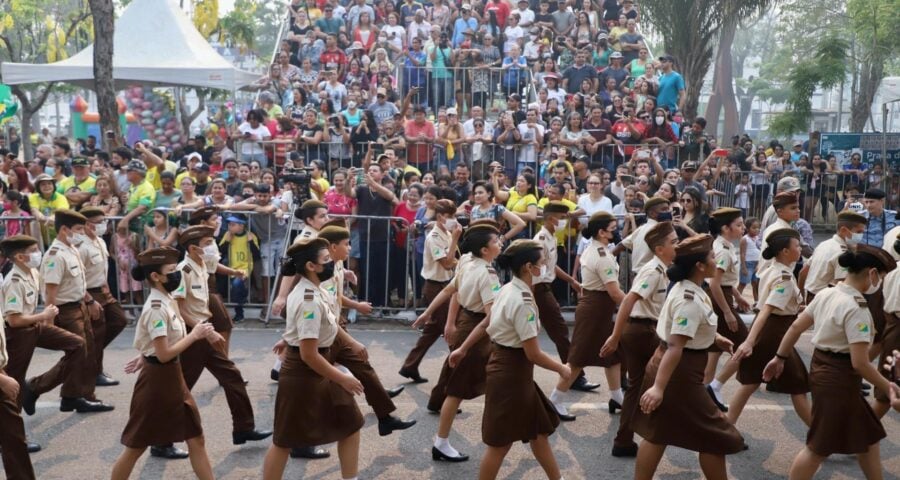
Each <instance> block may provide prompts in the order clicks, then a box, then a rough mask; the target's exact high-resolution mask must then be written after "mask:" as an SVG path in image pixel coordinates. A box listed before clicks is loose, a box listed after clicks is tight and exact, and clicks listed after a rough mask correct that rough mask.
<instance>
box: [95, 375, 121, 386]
mask: <svg viewBox="0 0 900 480" xmlns="http://www.w3.org/2000/svg"><path fill="white" fill-rule="evenodd" d="M118 384H119V381H118V380H116V379H114V378H112V377H110V376H109V375H107V374H105V373H100V374H99V375H97V380H96V381H95V382H94V385H96V386H98V387H114V386H116V385H118Z"/></svg>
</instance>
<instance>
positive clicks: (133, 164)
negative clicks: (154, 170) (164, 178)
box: [125, 160, 147, 173]
mask: <svg viewBox="0 0 900 480" xmlns="http://www.w3.org/2000/svg"><path fill="white" fill-rule="evenodd" d="M125 171H126V172H141V173H147V166H146V165H144V162H142V161H140V160H131V161H130V162H128V166H126V167H125Z"/></svg>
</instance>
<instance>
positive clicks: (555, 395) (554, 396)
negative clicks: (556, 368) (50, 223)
mask: <svg viewBox="0 0 900 480" xmlns="http://www.w3.org/2000/svg"><path fill="white" fill-rule="evenodd" d="M564 394H565V392H560V391H559V390H557V389H555V388H554V389H553V391H552V392H550V403H552V404H553V406H554V407H556V412H557V413H559V414H560V415H568V414H569V411H568V410H567V409H566V407H565V405H563V404H562V397H563V395H564Z"/></svg>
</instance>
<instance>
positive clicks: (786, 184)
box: [777, 177, 800, 192]
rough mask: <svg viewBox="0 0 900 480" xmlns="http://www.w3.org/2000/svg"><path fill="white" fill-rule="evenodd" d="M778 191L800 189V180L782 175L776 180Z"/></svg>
mask: <svg viewBox="0 0 900 480" xmlns="http://www.w3.org/2000/svg"><path fill="white" fill-rule="evenodd" d="M777 190H778V191H779V192H796V191H797V190H800V180H797V178H796V177H784V178H782V179H781V180H779V181H778V189H777Z"/></svg>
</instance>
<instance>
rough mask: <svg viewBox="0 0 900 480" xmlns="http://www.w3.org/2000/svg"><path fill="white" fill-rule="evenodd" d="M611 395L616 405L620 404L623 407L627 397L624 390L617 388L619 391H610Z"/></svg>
mask: <svg viewBox="0 0 900 480" xmlns="http://www.w3.org/2000/svg"><path fill="white" fill-rule="evenodd" d="M609 395H610V396H611V397H612V399H613V400H614V401H615V402H616V403H618V404H619V405H621V404H622V402H624V401H625V395H624V394H623V393H622V389H621V388H617V389H615V390H610V392H609Z"/></svg>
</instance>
